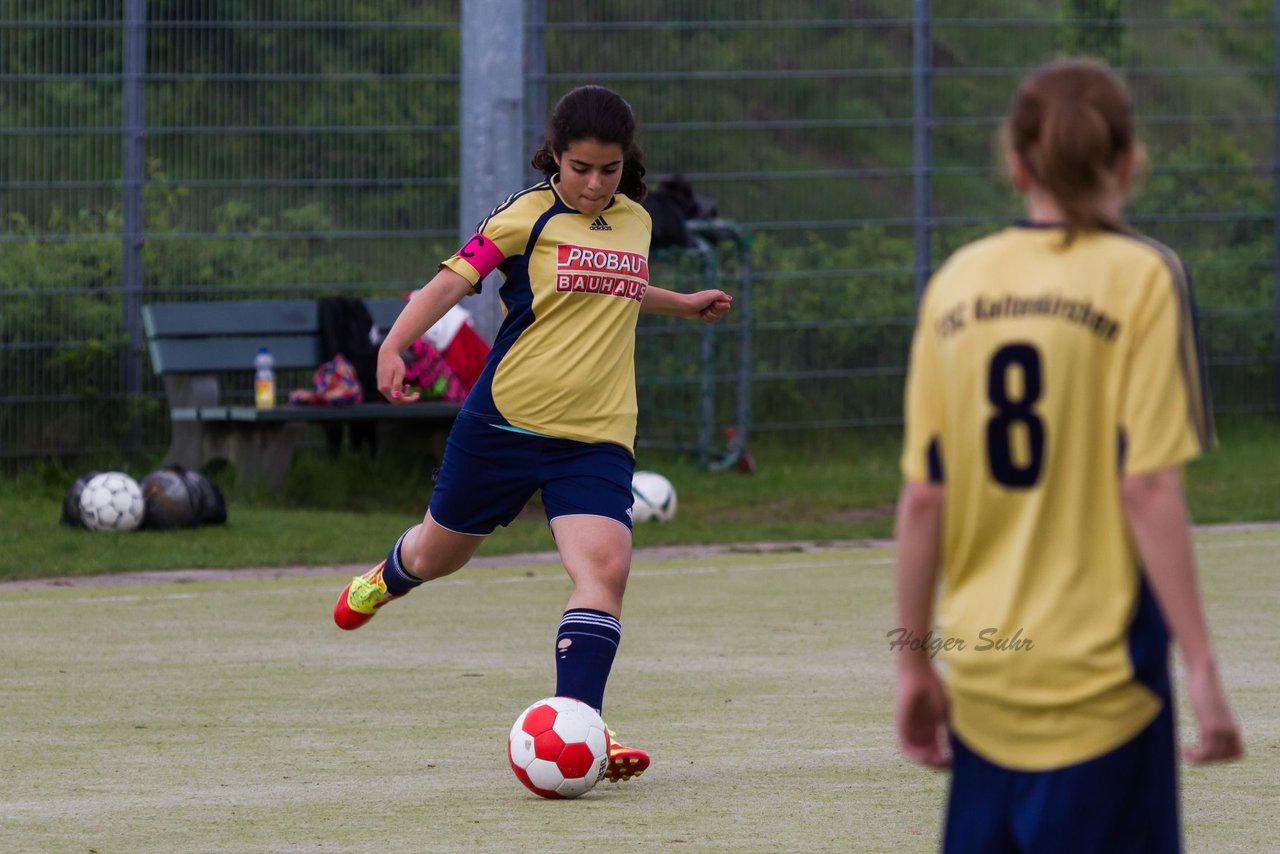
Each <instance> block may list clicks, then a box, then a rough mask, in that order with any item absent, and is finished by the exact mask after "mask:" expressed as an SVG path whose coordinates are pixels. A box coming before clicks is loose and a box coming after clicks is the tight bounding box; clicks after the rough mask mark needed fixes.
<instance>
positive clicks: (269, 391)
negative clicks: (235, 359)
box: [253, 347, 276, 409]
mask: <svg viewBox="0 0 1280 854" xmlns="http://www.w3.org/2000/svg"><path fill="white" fill-rule="evenodd" d="M253 367H254V376H253V402H254V405H256V406H257V407H258V408H259V409H271V408H272V407H274V406H275V405H276V372H275V360H274V359H272V358H271V351H270V350H268V349H267V348H266V347H259V348H258V355H257V356H255V357H254V359H253Z"/></svg>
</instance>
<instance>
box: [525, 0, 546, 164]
mask: <svg viewBox="0 0 1280 854" xmlns="http://www.w3.org/2000/svg"><path fill="white" fill-rule="evenodd" d="M524 26H525V34H526V35H525V43H524V84H525V85H524V98H525V101H524V114H525V122H526V128H527V134H528V137H527V138H526V139H525V144H524V150H525V153H526V155H527V156H526V158H525V164H524V168H525V176H526V182H525V183H528V184H532V183H534V182H536V181H538V180H539V179H540V178H541V177H542V176H541V175H539V174H538V173H537V172H535V171H534V170H533V164H532V163H531V162H529V161H530V159H531V157H532V155H533V152H534V151H535V150H536V149H537V147H538V146H539V145H541V144H542V140H543V138H544V136H545V123H546V120H547V2H546V0H525V4H524Z"/></svg>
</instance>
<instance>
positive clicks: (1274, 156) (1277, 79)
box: [1271, 0, 1280, 416]
mask: <svg viewBox="0 0 1280 854" xmlns="http://www.w3.org/2000/svg"><path fill="white" fill-rule="evenodd" d="M1271 27H1272V33H1273V35H1272V39H1273V43H1274V52H1273V54H1272V67H1271V86H1272V99H1273V100H1272V103H1273V105H1274V106H1273V108H1272V111H1271V192H1272V201H1271V227H1272V233H1273V235H1274V237H1273V239H1272V241H1271V246H1272V251H1273V252H1274V253H1275V254H1274V259H1275V260H1274V262H1273V267H1272V282H1271V311H1272V340H1271V353H1272V364H1271V370H1272V381H1273V385H1274V387H1275V399H1274V400H1273V401H1272V405H1273V406H1274V407H1275V411H1276V415H1277V416H1280V0H1274V2H1273V3H1272V11H1271Z"/></svg>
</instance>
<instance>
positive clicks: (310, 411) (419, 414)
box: [169, 400, 462, 424]
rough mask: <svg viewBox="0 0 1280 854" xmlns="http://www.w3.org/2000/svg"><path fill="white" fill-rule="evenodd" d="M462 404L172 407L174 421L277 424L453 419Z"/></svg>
mask: <svg viewBox="0 0 1280 854" xmlns="http://www.w3.org/2000/svg"><path fill="white" fill-rule="evenodd" d="M461 406H462V405H461V404H459V403H445V402H443V401H438V400H436V401H424V402H422V403H414V404H406V405H404V406H391V405H390V404H387V405H383V404H377V403H374V404H370V403H362V404H359V405H357V406H288V405H286V406H277V407H275V408H273V409H255V408H253V407H252V406H203V407H200V408H198V409H196V408H191V407H186V408H182V409H174V410H171V411H170V413H169V415H170V417H171V418H172V419H173V420H174V421H204V422H209V421H234V422H239V423H254V424H278V423H286V422H290V421H383V420H387V419H394V420H413V419H425V420H429V421H440V420H445V421H447V420H450V419H452V418H453V417H454V416H455V415H457V414H458V410H459V409H460V408H461Z"/></svg>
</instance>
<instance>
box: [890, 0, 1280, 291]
mask: <svg viewBox="0 0 1280 854" xmlns="http://www.w3.org/2000/svg"><path fill="white" fill-rule="evenodd" d="M1277 2H1280V0H1277ZM932 63H933V51H932V41H931V37H930V35H929V0H915V20H914V23H913V25H912V30H911V66H912V71H911V83H912V86H911V92H912V99H911V100H912V151H913V170H912V197H913V206H912V207H913V213H912V217H913V219H914V220H915V250H916V251H915V289H916V304H917V305H918V304H919V302H920V297H921V296H923V294H924V289H925V285H927V284H928V283H929V273H930V271H931V270H932V267H933V250H932V246H931V242H932V239H933V186H932V179H933V145H932V140H931V134H932V132H933V129H932V127H931V124H930V123H931V121H932V117H933V91H932V90H933V78H932V75H931V66H932Z"/></svg>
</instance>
